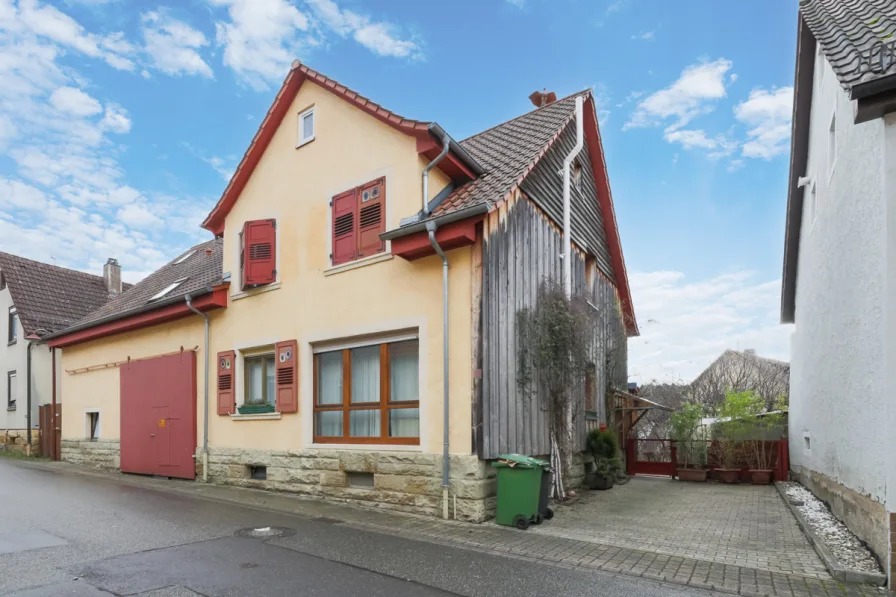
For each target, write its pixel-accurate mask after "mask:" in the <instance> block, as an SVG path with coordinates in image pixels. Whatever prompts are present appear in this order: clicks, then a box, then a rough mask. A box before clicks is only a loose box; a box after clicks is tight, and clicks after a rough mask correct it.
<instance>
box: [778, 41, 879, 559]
mask: <svg viewBox="0 0 896 597" xmlns="http://www.w3.org/2000/svg"><path fill="white" fill-rule="evenodd" d="M816 62H817V63H818V62H821V64H816V71H815V81H814V89H813V93H812V108H811V114H810V127H809V151H808V164H807V167H806V172H805V176H807V177H808V178H809V179H810V182H809V184H808V185H806V186H805V187H804V194H803V214H802V218H803V219H802V229H801V231H800V245H799V262H798V266H797V278H796V309H795V317H794V320H795V328H794V333H793V337H792V350H791V370H790V371H791V376H790V380H791V381H790V417H789V433H790V460H791V466H792V468H793V470H794V471H795V472H797V473H798V474H799V475H800V480H801V481H803V482H804V483H810V489H813V491H816V493H824V495H822V496H821V497H822V498H823V499H825V500H826V501H828V502H829V503H832V509H833V510H834V513H835V514H837V515H838V516H839V517H841V518H842V519H844V522H846V523H847V525H848V526H850V528H851V529H852V530H853V531H854V532H856V533H857V534H858V535H859V536H860V537H861V538H862V539H864V540H865V541H867V542H868V543H869V544H870V545H871V547H872V549H874V551H875V552H877V554H878V556H880V557H881V558H882V560H883V561H886V556H887V554H888V552H889V548H888V545H887V543H888V537H889V532H888V527H887V520H886V519H887V516H886V514H887V512H892V511H894V510H896V493H894V491H893V490H892V488H890V489H889V490H888V485H890V486H891V487H892V486H894V485H896V440H891V439H889V437H890V436H893V435H894V433H893V430H894V429H896V428H894V427H893V425H892V423H896V404H893V402H894V400H893V396H892V393H893V388H896V371H894V366H896V350H894V349H896V316H894V315H888V311H889V310H890V309H891V308H890V305H892V304H893V303H894V302H896V213H894V211H896V210H894V205H893V201H894V197H893V190H894V189H896V184H894V182H896V166H894V164H896V161H894V158H896V151H894V150H896V121H894V120H893V119H891V118H890V117H888V118H886V119H874V120H871V121H869V122H866V123H863V124H858V125H856V124H854V123H853V105H852V102H851V101H850V99H849V97H848V94H847V92H846V91H844V90H843V89H842V88H841V87H840V84H839V82H838V80H837V78H836V76H835V75H834V72H833V71H832V70H831V68H830V66H829V65H828V63H827V62H826V61H824V60H823V59H821V58H817V59H816ZM832 123H833V131H834V132H833V133H832V132H831V130H832ZM888 139H889V141H888ZM888 143H889V145H888ZM813 195H814V197H813ZM890 220H893V221H892V222H890ZM894 313H896V312H894ZM888 365H889V366H888ZM812 484H814V486H811V485H812ZM834 502H836V503H834ZM838 510H839V511H838Z"/></svg>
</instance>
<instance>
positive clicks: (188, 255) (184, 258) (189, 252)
mask: <svg viewBox="0 0 896 597" xmlns="http://www.w3.org/2000/svg"><path fill="white" fill-rule="evenodd" d="M195 254H196V251H187V252H186V253H184V254H183V255H181V257H180V258H178V259H177V261H175V262H174V265H177V264H178V263H183V262H184V261H186V260H187V259H189V258H190V257H192V256H193V255H195Z"/></svg>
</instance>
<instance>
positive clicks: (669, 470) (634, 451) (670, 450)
mask: <svg viewBox="0 0 896 597" xmlns="http://www.w3.org/2000/svg"><path fill="white" fill-rule="evenodd" d="M675 452H676V450H675V444H674V442H673V441H672V440H670V439H637V438H631V439H629V440H628V445H627V446H626V452H625V468H626V473H628V474H629V475H663V476H665V477H674V476H675V470H676V468H677V467H678V465H677V463H676V462H675V456H676V454H675Z"/></svg>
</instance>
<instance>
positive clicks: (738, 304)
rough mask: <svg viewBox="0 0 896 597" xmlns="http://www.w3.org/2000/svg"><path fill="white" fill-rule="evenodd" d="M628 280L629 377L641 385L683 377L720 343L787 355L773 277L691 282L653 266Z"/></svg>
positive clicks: (787, 342) (694, 370) (700, 366)
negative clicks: (635, 330) (633, 318)
mask: <svg viewBox="0 0 896 597" xmlns="http://www.w3.org/2000/svg"><path fill="white" fill-rule="evenodd" d="M630 282H631V287H632V302H633V303H634V306H635V312H636V313H637V315H638V322H639V324H640V328H641V336H640V337H638V338H632V339H631V340H629V374H630V375H631V376H632V377H633V378H634V379H637V380H639V381H641V382H642V383H643V382H648V381H651V380H654V379H656V380H661V381H673V380H686V381H690V380H691V379H693V378H694V377H695V376H696V375H697V374H699V373H700V372H701V371H702V370H703V369H704V368H705V367H706V366H707V365H709V364H710V363H711V362H712V361H713V360H714V359H715V358H716V357H718V356H719V355H720V354H721V353H722V352H723V351H724V350H725V349H727V348H733V349H740V350H743V349H745V348H754V349H756V351H757V352H758V353H759V354H760V355H763V356H767V357H772V358H777V359H781V360H789V354H790V334H791V331H792V326H782V325H780V324H779V323H778V314H779V307H780V298H781V283H780V281H779V280H771V281H762V280H758V279H757V276H756V275H755V274H754V273H752V272H748V271H740V272H735V273H730V274H723V275H719V276H715V277H713V278H709V279H706V280H699V281H691V280H688V279H687V277H686V276H685V275H684V274H683V273H682V272H676V271H659V272H650V273H643V272H634V273H633V274H632V275H631V278H630Z"/></svg>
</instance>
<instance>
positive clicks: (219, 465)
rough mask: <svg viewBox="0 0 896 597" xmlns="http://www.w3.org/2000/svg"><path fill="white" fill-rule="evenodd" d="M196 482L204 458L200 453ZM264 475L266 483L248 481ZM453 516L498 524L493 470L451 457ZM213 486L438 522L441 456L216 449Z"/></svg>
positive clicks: (212, 458) (211, 461) (212, 460)
mask: <svg viewBox="0 0 896 597" xmlns="http://www.w3.org/2000/svg"><path fill="white" fill-rule="evenodd" d="M196 460H197V463H199V466H197V478H201V475H202V471H201V463H202V458H201V454H200V452H199V451H197V459H196ZM250 466H264V467H266V471H265V473H266V477H267V478H266V479H265V480H256V479H252V478H251V477H250V475H251V472H250V470H251V469H250ZM450 467H451V468H450V494H449V496H450V497H449V504H448V509H449V513H450V516H451V517H452V518H455V517H456V518H457V519H458V520H466V521H470V522H482V521H483V520H486V519H488V518H491V517H493V516H494V512H495V490H496V479H495V471H494V469H493V468H492V467H491V466H489V465H488V463H486V462H483V461H481V460H479V459H478V458H477V457H476V456H459V455H452V456H451V460H450ZM208 469H209V470H208V475H209V481H210V482H215V483H224V484H228V485H237V486H240V487H255V488H259V489H273V490H276V491H288V492H291V493H297V494H300V495H307V496H313V497H319V498H325V499H331V500H337V501H343V502H355V503H359V504H364V505H367V506H372V507H377V508H384V509H389V510H403V511H407V512H415V513H418V514H427V515H431V516H441V513H442V456H441V455H440V454H422V453H419V452H392V451H389V452H386V451H383V452H369V451H364V452H353V451H347V450H313V449H310V450H289V451H284V452H270V451H261V450H242V449H236V448H234V449H226V448H211V449H210V450H209V466H208Z"/></svg>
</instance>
